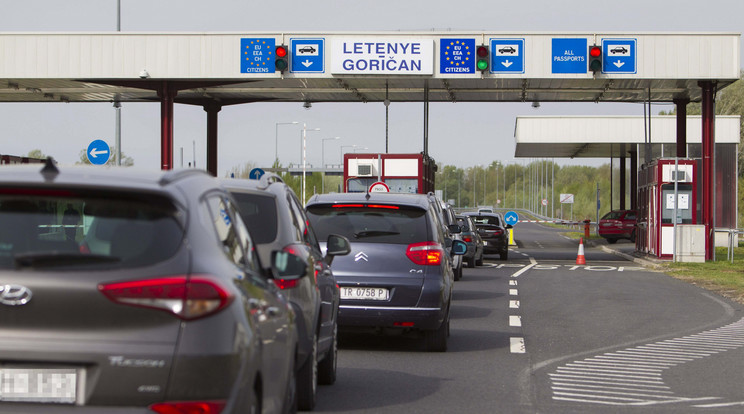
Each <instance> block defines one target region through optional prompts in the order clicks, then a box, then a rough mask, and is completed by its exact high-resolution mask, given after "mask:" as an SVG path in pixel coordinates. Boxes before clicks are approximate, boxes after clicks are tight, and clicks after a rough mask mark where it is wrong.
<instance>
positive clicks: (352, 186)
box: [343, 153, 437, 194]
mask: <svg viewBox="0 0 744 414" xmlns="http://www.w3.org/2000/svg"><path fill="white" fill-rule="evenodd" d="M436 171H437V164H436V163H435V162H434V159H433V158H431V157H429V156H428V155H426V154H423V153H419V154H359V153H347V154H344V182H343V188H344V192H347V193H358V192H367V191H369V189H370V186H372V184H375V183H379V182H381V183H385V185H386V186H387V188H388V189H389V191H390V192H391V193H419V194H428V193H429V192H433V191H434V173H435V172H436ZM379 187H380V186H379V185H378V186H377V188H379ZM383 187H384V186H383Z"/></svg>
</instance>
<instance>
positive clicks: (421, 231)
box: [307, 193, 467, 352]
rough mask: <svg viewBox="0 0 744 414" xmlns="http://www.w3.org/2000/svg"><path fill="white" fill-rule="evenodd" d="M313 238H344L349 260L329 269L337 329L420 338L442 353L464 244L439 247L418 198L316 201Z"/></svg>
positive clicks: (439, 235)
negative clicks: (337, 301)
mask: <svg viewBox="0 0 744 414" xmlns="http://www.w3.org/2000/svg"><path fill="white" fill-rule="evenodd" d="M307 212H308V217H309V218H310V222H311V223H312V225H313V227H314V228H315V230H316V231H317V232H318V236H319V237H320V238H321V239H323V238H325V237H327V236H328V235H329V234H341V235H344V236H346V237H347V238H348V239H349V240H350V241H351V249H352V250H351V254H349V255H348V256H343V257H338V258H336V260H334V262H333V272H334V275H335V276H336V279H337V280H338V284H339V287H340V288H341V306H340V309H339V314H338V325H339V329H345V330H365V331H373V332H382V333H395V332H397V333H414V334H422V335H423V342H424V344H425V346H426V348H427V349H428V350H430V351H440V352H441V351H446V350H447V337H448V336H449V324H450V302H451V298H452V287H453V284H454V275H453V272H452V265H451V264H450V263H451V260H452V257H450V255H449V254H448V253H447V247H446V246H447V245H448V244H449V243H452V251H453V252H454V254H458V255H461V254H463V253H465V250H466V248H467V247H466V246H465V243H463V242H462V241H459V240H444V237H443V232H442V231H441V226H442V224H441V222H440V219H439V217H438V214H437V213H436V211H435V210H434V207H433V206H432V203H431V202H430V201H429V198H428V196H426V195H423V194H391V193H370V194H365V193H346V194H327V195H316V196H314V197H313V198H311V199H310V201H309V202H308V204H307Z"/></svg>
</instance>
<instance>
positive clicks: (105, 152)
mask: <svg viewBox="0 0 744 414" xmlns="http://www.w3.org/2000/svg"><path fill="white" fill-rule="evenodd" d="M85 154H86V155H87V156H88V161H90V163H91V164H93V165H103V164H106V163H107V162H108V160H109V157H111V150H110V149H109V146H108V144H107V143H106V141H104V140H102V139H97V140H94V141H93V142H91V143H90V144H89V145H88V150H87V151H86V152H85Z"/></svg>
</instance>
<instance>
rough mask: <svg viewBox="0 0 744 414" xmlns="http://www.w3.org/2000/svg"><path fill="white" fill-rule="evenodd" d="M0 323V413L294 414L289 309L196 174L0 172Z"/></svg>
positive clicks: (217, 191)
mask: <svg viewBox="0 0 744 414" xmlns="http://www.w3.org/2000/svg"><path fill="white" fill-rule="evenodd" d="M275 257H276V258H277V261H276V263H277V264H280V263H284V264H287V263H289V264H292V263H296V261H297V260H292V258H291V257H290V255H288V254H286V253H282V252H278V253H275ZM293 268H295V269H297V272H294V273H293V272H289V273H288V271H289V270H291V269H290V268H289V267H285V268H284V270H282V269H279V268H277V267H275V268H274V270H273V271H274V272H276V273H275V274H276V275H277V276H278V277H281V278H284V279H298V277H299V278H300V279H308V276H304V277H300V276H302V274H301V273H302V272H301V270H302V269H300V268H299V267H297V266H293ZM310 277H312V276H310ZM0 320H1V321H2V322H0V383H1V384H2V387H0V412H4V413H10V412H12V413H28V412H34V413H47V412H54V413H58V412H65V413H67V412H73V411H74V412H78V410H79V411H80V412H83V411H84V412H91V413H101V412H113V411H116V412H117V413H144V412H156V413H172V412H201V413H206V412H209V413H216V412H221V413H222V414H227V413H244V412H260V411H263V412H274V413H278V412H293V411H295V410H296V400H295V386H296V385H295V384H296V383H295V363H294V362H295V359H294V355H295V353H296V352H297V332H296V328H295V323H294V312H293V311H292V309H291V307H290V305H289V303H288V302H287V301H286V299H285V298H284V297H283V295H281V293H280V291H279V289H278V288H277V287H276V286H274V282H273V280H272V279H271V277H270V275H269V274H267V273H266V272H265V271H264V269H263V268H262V266H260V265H259V258H258V257H257V255H256V254H255V252H254V250H253V241H252V239H251V237H250V235H249V234H248V231H247V229H246V227H245V226H244V224H243V222H242V220H241V218H240V216H239V215H238V214H237V213H236V210H235V206H234V202H233V201H232V198H231V197H230V195H229V193H228V192H227V191H226V190H224V189H223V188H222V187H221V186H220V184H219V182H218V181H217V180H216V179H215V178H213V177H211V176H210V175H208V174H206V173H205V172H202V171H197V170H182V171H171V172H159V171H150V172H141V171H140V172H138V171H132V170H130V169H114V168H112V169H106V168H100V167H69V168H68V167H65V168H59V169H58V168H57V167H56V166H54V164H53V163H52V162H48V163H47V165H46V166H45V167H44V168H43V169H41V168H39V166H26V167H10V166H3V167H0ZM148 409H149V410H148Z"/></svg>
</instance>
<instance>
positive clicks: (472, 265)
mask: <svg viewBox="0 0 744 414" xmlns="http://www.w3.org/2000/svg"><path fill="white" fill-rule="evenodd" d="M468 267H469V268H471V269H472V268H474V267H475V256H473V257H471V258H470V260H468Z"/></svg>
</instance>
